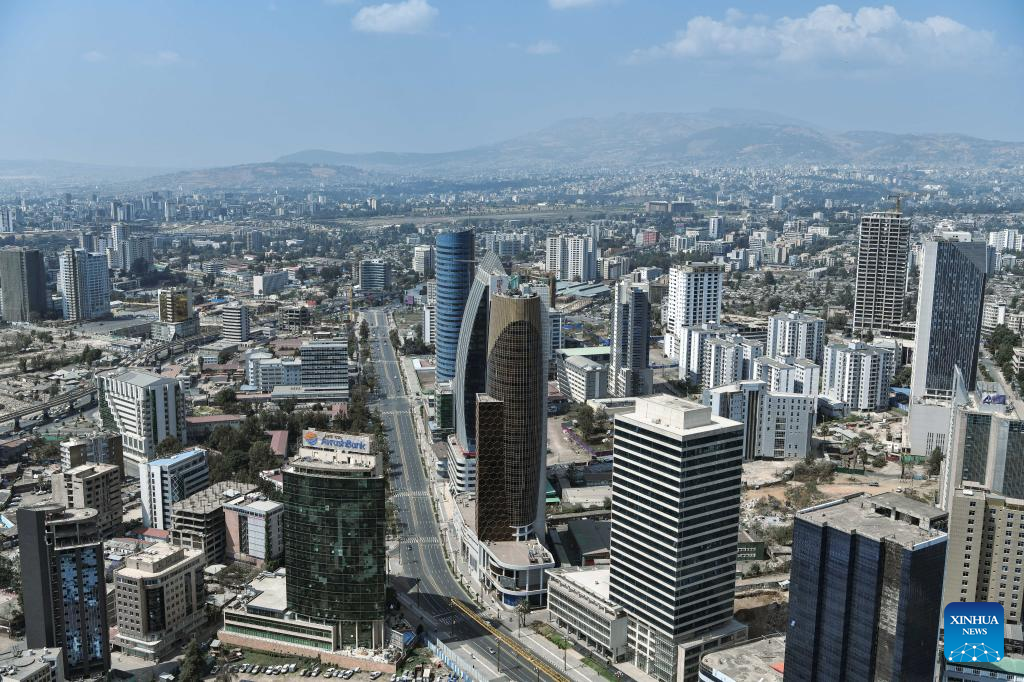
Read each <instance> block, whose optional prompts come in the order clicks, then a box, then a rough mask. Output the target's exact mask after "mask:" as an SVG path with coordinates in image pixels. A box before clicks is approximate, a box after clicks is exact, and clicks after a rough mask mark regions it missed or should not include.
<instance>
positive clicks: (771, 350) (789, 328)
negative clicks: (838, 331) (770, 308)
mask: <svg viewBox="0 0 1024 682" xmlns="http://www.w3.org/2000/svg"><path fill="white" fill-rule="evenodd" d="M824 345H825V320H823V319H821V318H820V317H815V316H814V315H808V314H806V313H799V312H790V313H779V314H777V315H772V316H771V317H769V318H768V343H767V344H766V346H765V355H767V356H768V357H770V358H776V359H779V358H781V357H792V358H794V359H796V358H806V359H808V360H810V361H812V362H816V363H818V364H819V365H820V364H821V363H822V352H823V350H824Z"/></svg>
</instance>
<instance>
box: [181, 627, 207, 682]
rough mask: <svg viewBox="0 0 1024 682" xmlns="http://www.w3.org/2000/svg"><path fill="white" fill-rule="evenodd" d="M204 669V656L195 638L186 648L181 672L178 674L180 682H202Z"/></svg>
mask: <svg viewBox="0 0 1024 682" xmlns="http://www.w3.org/2000/svg"><path fill="white" fill-rule="evenodd" d="M203 668H204V661H203V654H202V652H201V651H199V643H198V642H196V638H195V637H193V638H192V639H191V640H190V641H189V643H188V645H187V646H186V647H185V655H184V656H182V659H181V671H180V672H179V673H178V680H179V682H202V680H203Z"/></svg>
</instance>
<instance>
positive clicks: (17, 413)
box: [0, 385, 96, 429]
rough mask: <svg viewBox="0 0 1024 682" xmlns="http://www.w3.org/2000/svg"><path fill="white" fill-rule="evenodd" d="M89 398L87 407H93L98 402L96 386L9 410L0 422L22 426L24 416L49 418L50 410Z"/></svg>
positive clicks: (72, 405) (73, 406)
mask: <svg viewBox="0 0 1024 682" xmlns="http://www.w3.org/2000/svg"><path fill="white" fill-rule="evenodd" d="M83 398H88V399H89V402H88V403H86V405H85V406H86V407H91V406H93V405H94V404H95V403H96V386H95V385H91V386H86V387H85V388H76V389H75V390H73V391H70V392H68V393H64V394H62V395H59V396H56V397H55V398H52V399H50V400H48V401H47V402H45V403H40V404H38V405H31V406H29V407H23V408H21V409H20V410H14V411H13V412H7V413H5V414H0V424H6V423H7V422H11V421H13V422H14V428H15V429H20V428H21V419H22V417H29V416H31V415H33V414H39V415H42V416H43V418H44V419H49V417H50V412H51V411H52V410H56V409H58V408H60V407H63V406H64V405H67V406H68V408H69V409H74V408H75V407H76V403H77V402H78V401H79V400H81V399H83Z"/></svg>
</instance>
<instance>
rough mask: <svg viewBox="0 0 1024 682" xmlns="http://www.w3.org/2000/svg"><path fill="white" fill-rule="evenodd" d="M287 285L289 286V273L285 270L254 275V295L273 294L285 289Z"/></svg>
mask: <svg viewBox="0 0 1024 682" xmlns="http://www.w3.org/2000/svg"><path fill="white" fill-rule="evenodd" d="M286 286H288V273H287V272H285V271H283V270H281V271H278V272H264V273H263V274H262V275H253V276H252V293H253V296H271V295H273V294H277V293H280V292H282V291H284V288H285V287H286Z"/></svg>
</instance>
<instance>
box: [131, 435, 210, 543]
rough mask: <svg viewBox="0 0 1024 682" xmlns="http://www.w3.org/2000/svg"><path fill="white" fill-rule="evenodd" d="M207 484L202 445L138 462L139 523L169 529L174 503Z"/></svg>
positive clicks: (204, 452) (208, 464)
mask: <svg viewBox="0 0 1024 682" xmlns="http://www.w3.org/2000/svg"><path fill="white" fill-rule="evenodd" d="M209 484H210V463H209V460H208V459H207V456H206V450H203V449H202V448H193V449H192V450H184V451H183V452H179V453H177V454H175V455H171V456H170V457H161V458H160V459H154V460H150V461H148V462H142V463H140V464H139V497H140V500H141V502H142V524H143V525H144V526H147V527H149V528H159V529H160V530H170V529H171V512H172V510H173V505H174V503H175V502H180V501H181V500H184V499H185V498H186V497H188V496H189V495H194V494H195V493H197V492H199V491H200V490H202V489H203V488H205V487H206V486H208V485H209Z"/></svg>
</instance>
